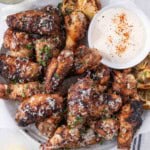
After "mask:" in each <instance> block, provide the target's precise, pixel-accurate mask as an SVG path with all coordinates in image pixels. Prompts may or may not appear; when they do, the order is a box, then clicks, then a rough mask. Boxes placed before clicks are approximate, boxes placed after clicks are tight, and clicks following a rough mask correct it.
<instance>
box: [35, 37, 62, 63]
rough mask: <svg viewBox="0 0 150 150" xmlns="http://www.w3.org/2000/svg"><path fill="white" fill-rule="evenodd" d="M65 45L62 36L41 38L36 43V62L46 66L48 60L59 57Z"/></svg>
mask: <svg viewBox="0 0 150 150" xmlns="http://www.w3.org/2000/svg"><path fill="white" fill-rule="evenodd" d="M63 45H64V38H63V36H61V35H56V36H53V37H52V36H51V37H48V38H41V39H37V40H36V41H35V51H36V61H37V62H38V63H39V64H41V65H43V66H46V64H47V63H48V60H49V59H50V58H52V57H57V56H58V55H59V52H60V49H61V48H62V47H63Z"/></svg>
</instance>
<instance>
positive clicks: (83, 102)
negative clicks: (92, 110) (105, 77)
mask: <svg viewBox="0 0 150 150" xmlns="http://www.w3.org/2000/svg"><path fill="white" fill-rule="evenodd" d="M92 86H93V81H92V80H91V79H89V78H83V79H80V80H78V81H77V82H76V83H75V84H74V85H72V86H71V87H70V89H69V90H68V98H67V100H68V116H67V125H68V126H69V127H71V128H75V127H76V128H77V127H78V128H81V127H82V126H83V124H84V123H85V121H86V119H87V117H88V116H89V114H88V107H87V104H88V102H89V101H90V100H91V95H92Z"/></svg>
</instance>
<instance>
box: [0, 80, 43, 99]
mask: <svg viewBox="0 0 150 150" xmlns="http://www.w3.org/2000/svg"><path fill="white" fill-rule="evenodd" d="M40 92H43V87H42V85H41V84H40V83H39V82H28V83H22V84H0V97H1V98H5V99H11V100H19V101H23V100H24V99H25V98H28V97H30V96H32V95H35V94H38V93H40Z"/></svg>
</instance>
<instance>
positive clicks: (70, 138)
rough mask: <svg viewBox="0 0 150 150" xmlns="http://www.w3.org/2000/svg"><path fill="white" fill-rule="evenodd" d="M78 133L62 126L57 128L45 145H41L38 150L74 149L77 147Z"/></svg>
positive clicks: (76, 130)
mask: <svg viewBox="0 0 150 150" xmlns="http://www.w3.org/2000/svg"><path fill="white" fill-rule="evenodd" d="M79 139H80V131H79V130H78V129H75V128H74V129H69V128H68V127H67V126H65V125H62V126H60V127H59V128H57V130H56V132H55V133H54V136H53V137H52V138H50V139H49V140H48V141H47V143H45V144H43V145H41V148H40V150H54V149H61V148H74V147H76V146H77V145H78V142H79Z"/></svg>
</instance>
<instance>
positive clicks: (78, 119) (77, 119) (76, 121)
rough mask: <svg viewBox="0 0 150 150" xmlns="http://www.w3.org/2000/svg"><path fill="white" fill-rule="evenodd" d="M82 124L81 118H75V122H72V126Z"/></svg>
mask: <svg viewBox="0 0 150 150" xmlns="http://www.w3.org/2000/svg"><path fill="white" fill-rule="evenodd" d="M82 122H83V118H82V117H81V116H77V117H76V120H75V121H74V125H77V124H80V123H82Z"/></svg>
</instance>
